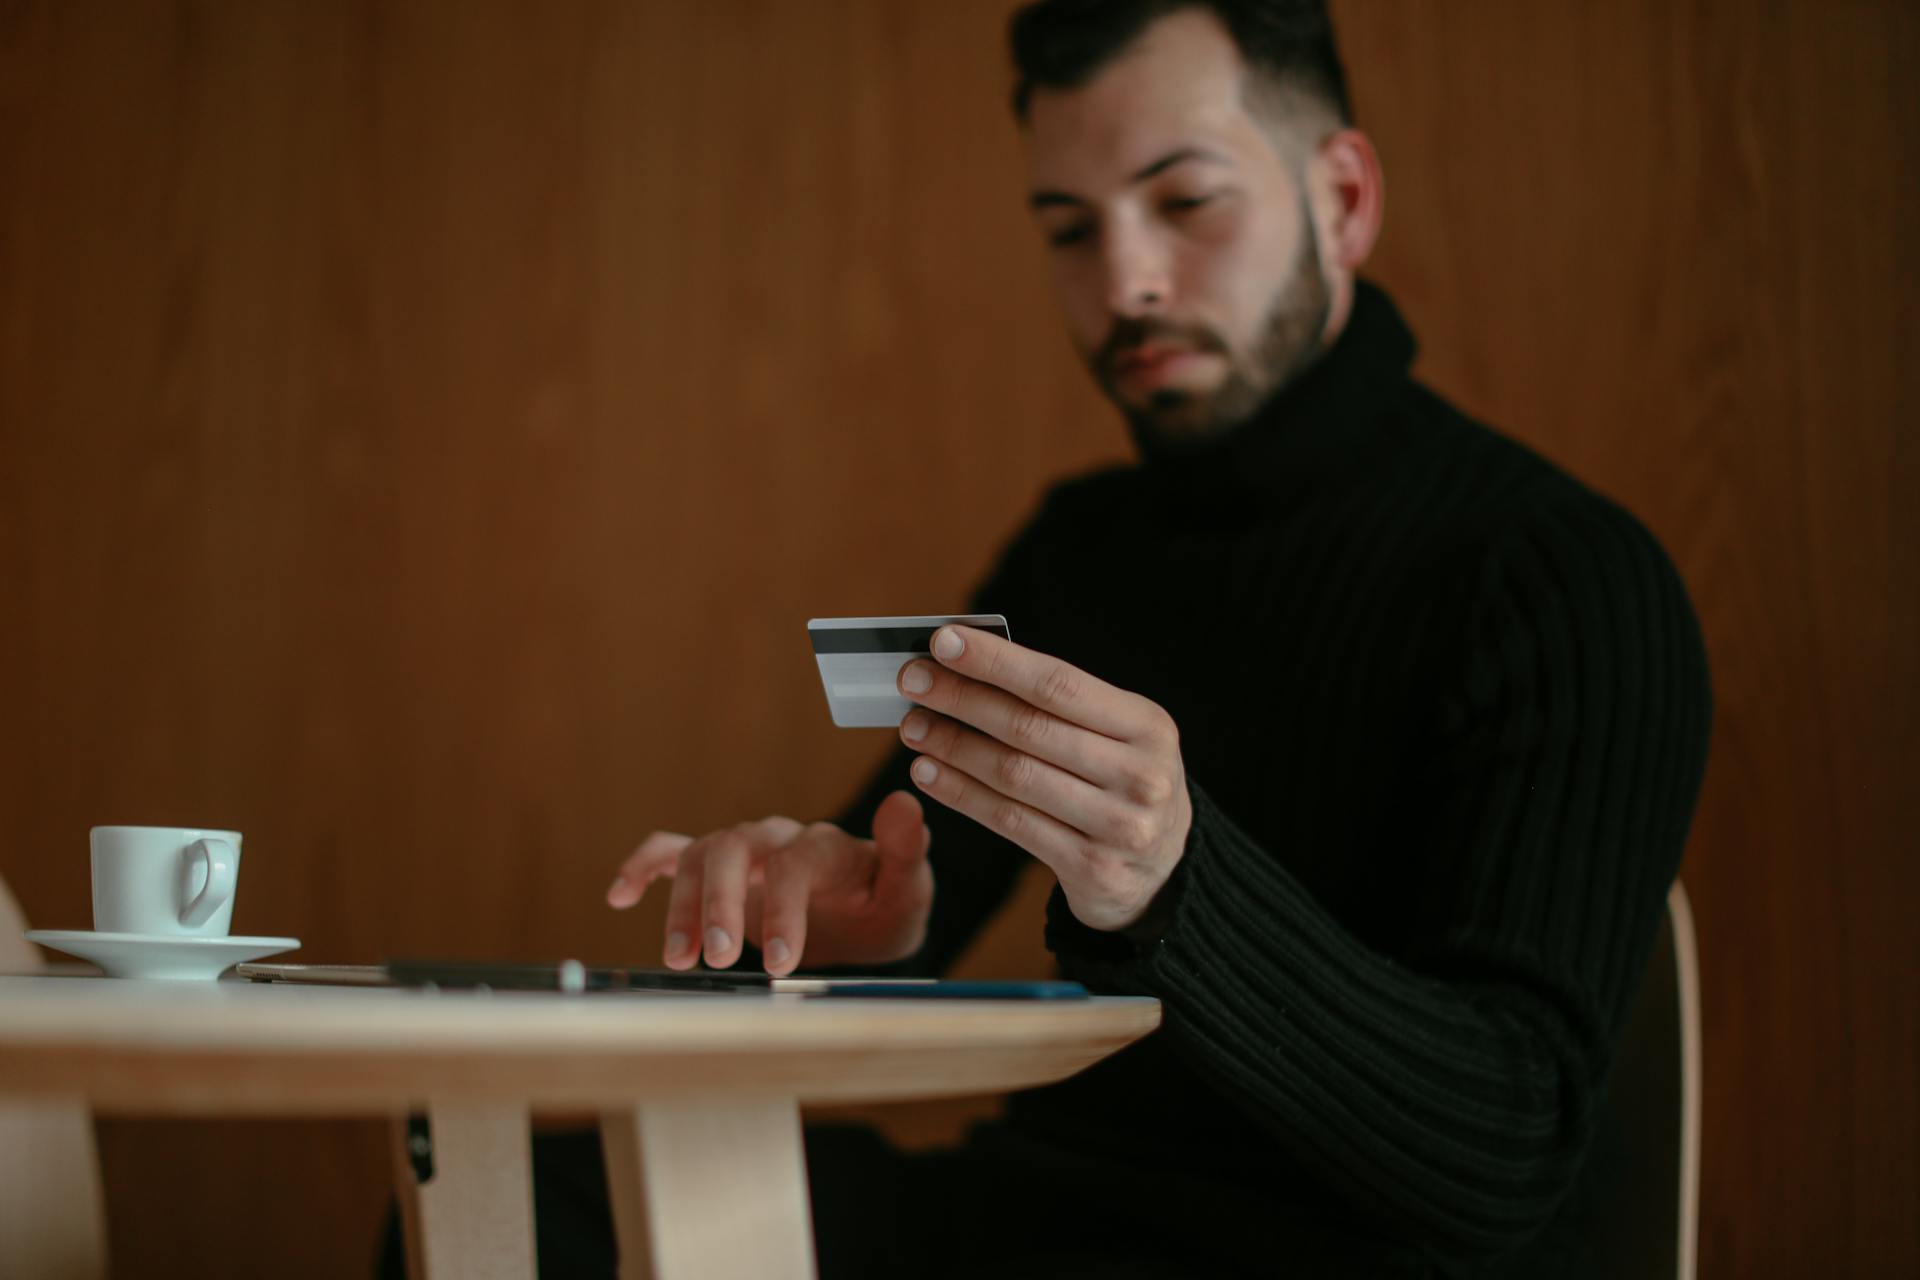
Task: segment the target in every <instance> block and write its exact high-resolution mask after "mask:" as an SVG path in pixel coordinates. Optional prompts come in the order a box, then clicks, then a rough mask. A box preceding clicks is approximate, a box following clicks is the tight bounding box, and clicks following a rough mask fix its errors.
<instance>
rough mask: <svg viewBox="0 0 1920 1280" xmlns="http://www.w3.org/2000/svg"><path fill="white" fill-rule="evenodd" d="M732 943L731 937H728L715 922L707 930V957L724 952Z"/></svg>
mask: <svg viewBox="0 0 1920 1280" xmlns="http://www.w3.org/2000/svg"><path fill="white" fill-rule="evenodd" d="M732 945H733V939H732V938H730V937H728V936H727V931H726V930H725V929H722V928H721V927H720V926H719V925H717V924H716V925H714V926H713V927H712V928H710V929H708V930H707V957H708V958H709V959H711V958H712V957H714V956H716V955H719V954H720V953H721V952H724V951H725V950H726V949H727V948H728V947H731V946H732Z"/></svg>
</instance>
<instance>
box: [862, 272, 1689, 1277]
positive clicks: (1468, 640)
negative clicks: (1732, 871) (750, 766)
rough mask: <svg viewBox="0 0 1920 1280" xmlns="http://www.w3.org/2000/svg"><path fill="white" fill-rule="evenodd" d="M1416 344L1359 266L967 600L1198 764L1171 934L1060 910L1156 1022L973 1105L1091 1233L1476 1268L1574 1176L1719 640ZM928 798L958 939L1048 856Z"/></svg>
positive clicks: (1650, 553) (1630, 524)
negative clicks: (1030, 1088) (1150, 711)
mask: <svg viewBox="0 0 1920 1280" xmlns="http://www.w3.org/2000/svg"><path fill="white" fill-rule="evenodd" d="M1413 353H1414V343H1413V338H1412V335H1411V334H1410V333H1409V332H1408V331H1407V329H1406V327H1405V326H1404V325H1403V324H1402V322H1401V320H1400V318H1399V316H1398V314H1397V313H1396V312H1395V310H1394V308H1393V305H1392V303H1391V302H1389V301H1388V300H1387V298H1386V296H1385V295H1384V294H1383V293H1381V292H1379V291H1378V290H1377V289H1374V288H1372V287H1371V286H1367V285H1365V284H1363V285H1361V287H1360V289H1359V294H1358V297H1357V299H1356V303H1355V307H1354V311H1353V313H1352V317H1351V320H1350V323H1349V324H1348V326H1347V328H1346V330H1345V331H1344V333H1343V334H1342V336H1341V337H1340V338H1339V339H1338V341H1337V342H1336V343H1335V344H1334V346H1333V347H1332V348H1331V349H1330V350H1329V351H1328V352H1327V353H1326V354H1325V355H1324V356H1323V357H1322V358H1321V359H1320V361H1319V362H1318V363H1317V364H1316V365H1315V366H1314V367H1313V368H1311V369H1310V370H1309V371H1308V372H1307V373H1306V374H1304V375H1303V376H1302V377H1301V378H1299V379H1298V380H1297V381H1296V382H1295V383H1294V384H1293V385H1292V386H1290V387H1289V388H1287V389H1286V390H1285V391H1283V392H1282V393H1281V394H1280V395H1279V396H1277V397H1276V398H1275V400H1274V401H1273V402H1272V403H1270V404H1269V405H1268V406H1267V407H1266V408H1265V409H1264V410H1263V411H1262V412H1261V413H1260V415H1259V416H1258V417H1256V418H1255V419H1254V420H1252V421H1250V422H1249V423H1247V424H1246V425H1244V426H1243V427H1241V428H1239V429H1237V430H1236V431H1235V432H1234V433H1232V434H1231V435H1230V436H1228V437H1226V438H1225V439H1223V440H1221V441H1219V442H1217V443H1216V444H1215V445H1214V446H1213V447H1210V448H1208V449H1206V450H1205V451H1203V452H1201V453H1199V454H1195V455H1191V456H1182V457H1180V458H1177V459H1171V460H1165V461H1162V460H1153V461H1150V462H1149V463H1148V464H1147V465H1144V466H1139V467H1129V468H1121V469H1115V470H1110V471H1105V472H1101V473H1098V474H1095V475H1091V476H1087V477H1083V478H1080V479H1076V480H1072V481H1069V482H1067V483H1064V484H1061V485H1060V486H1058V487H1056V488H1055V489H1054V490H1053V491H1052V492H1051V493H1050V494H1049V495H1048V496H1047V498H1046V500H1045V502H1044V504H1043V505H1042V507H1041V509H1040V511H1039V513H1038V515H1037V516H1036V517H1035V518H1034V519H1033V521H1032V522H1031V523H1030V524H1029V525H1028V526H1027V527H1026V528H1025V529H1024V530H1023V531H1022V532H1021V533H1020V534H1019V535H1018V536H1017V537H1016V538H1015V539H1014V540H1013V542H1012V543H1011V544H1010V545H1009V547H1008V548H1007V550H1006V551H1005V553H1004V555H1003V556H1002V558H1001V560H1000V562H999V564H998V566H997V567H996V569H995V570H994V572H993V573H992V575H991V577H990V579H989V580H988V581H987V583H986V585H985V586H984V587H983V588H982V590H981V591H980V592H979V594H978V596H977V598H976V600H975V601H974V605H973V607H975V608H977V609H981V610H991V611H994V612H1000V613H1004V614H1006V615H1007V618H1008V620H1009V623H1010V625H1011V628H1012V633H1013V636H1014V638H1015V639H1016V640H1017V641H1019V642H1020V643H1022V644H1025V645H1027V646H1030V647H1032V648H1034V649H1037V650H1040V651H1042V652H1045V653H1050V654H1054V655H1057V656H1059V657H1061V658H1063V659H1065V660H1067V661H1069V662H1071V663H1073V664H1075V665H1077V666H1079V667H1081V668H1083V669H1085V670H1087V671H1089V672H1091V673H1093V674H1094V675H1096V676H1098V677H1100V678H1101V679H1103V680H1107V681H1109V682H1111V683H1113V684H1115V685H1118V686H1119V687H1121V688H1124V689H1130V690H1132V691H1134V692H1136V693H1139V694H1142V695H1144V696H1146V697H1148V698H1151V699H1153V700H1154V701H1155V702H1157V703H1159V704H1160V705H1161V706H1162V707H1164V708H1165V709H1166V710H1167V711H1169V712H1170V713H1171V714H1172V715H1173V717H1174V719H1175V721H1176V722H1177V723H1178V725H1179V727H1180V732H1181V747H1182V752H1183V754H1184V757H1185V761H1186V768H1187V775H1188V784H1189V789H1190V791H1191V794H1192V798H1193V815H1194V819H1193V829H1192V834H1191V835H1190V837H1189V839H1188V841H1187V845H1186V848H1185V851H1184V853H1183V855H1182V858H1181V861H1180V863H1179V866H1178V868H1177V870H1176V871H1175V873H1174V877H1173V879H1172V880H1171V881H1170V882H1169V885H1168V888H1167V890H1166V892H1165V893H1163V895H1162V897H1161V900H1160V902H1159V904H1158V907H1157V909H1156V911H1155V913H1154V916H1155V920H1156V926H1155V927H1154V928H1152V929H1150V930H1148V931H1146V935H1145V936H1144V937H1127V936H1121V935H1116V934H1111V933H1101V932H1097V931H1095V930H1093V929H1090V928H1088V927H1086V926H1084V925H1082V924H1081V923H1079V922H1078V921H1077V920H1075V919H1074V918H1073V917H1072V915H1071V914H1070V912H1069V911H1068V909H1067V907H1066V903H1065V900H1064V899H1063V898H1062V896H1061V895H1060V894H1059V892H1058V891H1057V890H1056V892H1055V894H1054V897H1053V900H1052V902H1051V904H1050V906H1049V919H1048V924H1047V942H1048V945H1049V947H1050V948H1051V949H1052V951H1053V952H1054V954H1055V956H1056V957H1057V959H1058V965H1059V969H1060V971H1061V972H1062V973H1063V974H1064V975H1066V976H1069V977H1073V978H1077V979H1080V980H1082V981H1084V982H1085V983H1087V985H1088V986H1090V987H1091V988H1093V989H1094V990H1095V991H1098V992H1109V993H1134V994H1149V995H1153V996H1157V997H1158V998H1159V999H1160V1000H1161V1001H1162V1002H1163V1005H1164V1010H1165V1020H1164V1024H1163V1027H1162V1029H1161V1030H1160V1031H1159V1032H1158V1033H1156V1034H1155V1035H1153V1036H1151V1037H1149V1038H1148V1039H1146V1040H1144V1041H1142V1042H1140V1043H1139V1044H1137V1045H1135V1046H1133V1047H1131V1048H1129V1049H1127V1050H1125V1051H1124V1052H1122V1053H1120V1054H1118V1055H1116V1056H1115V1057H1113V1058H1111V1059H1109V1060H1107V1061H1106V1062H1103V1063H1101V1064H1099V1065H1098V1066H1096V1067H1094V1068H1093V1069H1091V1070H1089V1071H1087V1072H1085V1073H1083V1074H1082V1075H1080V1076H1078V1077H1076V1078H1074V1079H1072V1080H1069V1081H1066V1082H1064V1083H1062V1084H1060V1085H1056V1086H1053V1087H1051V1088H1049V1089H1044V1090H1039V1091H1036V1092H1033V1093H1029V1094H1026V1095H1022V1096H1021V1097H1019V1098H1017V1099H1015V1101H1014V1103H1013V1105H1012V1107H1011V1109H1010V1113H1009V1117H1008V1119H1007V1121H1006V1122H1005V1123H1004V1124H1003V1125H1001V1126H999V1127H997V1128H995V1129H993V1130H991V1131H989V1132H986V1133H984V1134H981V1135H977V1136H976V1139H975V1142H976V1145H981V1144H985V1145H996V1144H997V1146H998V1147H999V1149H1002V1150H1005V1151H1009V1152H1014V1153H1016V1156H1015V1158H1016V1159H1019V1160H1024V1161H1026V1162H1027V1163H1028V1164H1030V1165H1031V1166H1033V1167H1036V1168H1042V1169H1047V1170H1050V1171H1051V1172H1050V1173H1049V1175H1048V1176H1049V1178H1051V1179H1052V1182H1051V1183H1050V1184H1049V1185H1051V1186H1054V1187H1057V1189H1058V1193H1059V1194H1058V1196H1057V1197H1053V1198H1051V1199H1050V1203H1049V1206H1048V1208H1047V1210H1046V1212H1047V1213H1048V1214H1049V1215H1051V1216H1052V1217H1054V1218H1055V1219H1056V1220H1060V1221H1066V1220H1069V1219H1075V1220H1078V1221H1079V1222H1080V1224H1081V1228H1083V1229H1084V1232H1085V1233H1086V1237H1087V1238H1095V1237H1098V1236H1099V1235H1100V1233H1101V1232H1102V1231H1106V1232H1112V1231H1120V1232H1124V1233H1125V1234H1126V1237H1127V1238H1129V1239H1132V1240H1135V1241H1138V1242H1140V1247H1141V1248H1142V1249H1144V1250H1146V1251H1147V1252H1157V1253H1161V1254H1165V1255H1168V1256H1171V1257H1175V1258H1181V1259H1185V1260H1186V1261H1188V1262H1190V1263H1193V1264H1195V1265H1196V1266H1203V1264H1206V1263H1208V1262H1209V1260H1211V1261H1212V1262H1215V1263H1217V1264H1218V1266H1219V1267H1220V1269H1221V1270H1222V1271H1224V1270H1227V1269H1231V1268H1232V1267H1234V1266H1235V1265H1238V1266H1240V1267H1243V1268H1245V1269H1248V1270H1251V1271H1256V1272H1257V1271H1262V1270H1264V1269H1265V1268H1266V1267H1267V1266H1273V1267H1275V1268H1277V1269H1280V1270H1282V1271H1286V1270H1292V1271H1293V1272H1294V1273H1295V1274H1320V1273H1322V1272H1327V1273H1334V1272H1340V1271H1346V1272H1348V1273H1361V1272H1365V1273H1375V1274H1377V1273H1381V1272H1384V1271H1394V1272H1396V1273H1398V1272H1406V1273H1409V1274H1421V1273H1434V1272H1443V1273H1450V1274H1451V1273H1471V1272H1475V1271H1478V1270H1481V1269H1483V1268H1484V1267H1487V1266H1489V1265H1493V1264H1495V1263H1497V1261H1498V1260H1499V1259H1501V1258H1502V1257H1503V1256H1506V1255H1508V1254H1510V1253H1511V1251H1513V1250H1514V1249H1515V1248H1516V1247H1517V1246H1518V1245H1519V1244H1520V1243H1521V1242H1523V1241H1524V1240H1525V1239H1526V1238H1527V1237H1528V1236H1530V1235H1531V1234H1533V1233H1534V1232H1535V1231H1536V1230H1537V1229H1538V1228H1539V1227H1540V1226H1541V1225H1542V1224H1543V1223H1544V1222H1545V1221H1547V1220H1548V1219H1549V1218H1550V1217H1551V1215H1552V1213H1553V1211H1554V1208H1555V1206H1556V1204H1557V1202H1558V1201H1559V1199H1560V1197H1561V1196H1562V1194H1563V1193H1564V1192H1565V1190H1566V1189H1567V1187H1568V1185H1569V1183H1570V1180H1571V1179H1572V1178H1573V1176H1574V1174H1575V1172H1576V1170H1577V1167H1578V1163H1579V1161H1580V1158H1581V1155H1582V1152H1583V1148H1584V1145H1585V1142H1586V1139H1587V1137H1588V1134H1589V1132H1590V1129H1591V1126H1592V1122H1593V1119H1594V1116H1595V1109H1596V1105H1597V1102H1598V1099H1599V1096H1600V1094H1601V1092H1602V1090H1603V1088H1604V1082H1605V1079H1606V1075H1607V1070H1608V1066H1609V1062H1610V1059H1611V1053H1612V1047H1613V1044H1614V1041H1615V1038H1616V1034H1617V1032H1618V1030H1619V1028H1620V1026H1621V1024H1622V1020H1623V1017H1624V1014H1625V1011H1626V1009H1627V1006H1628V1004H1629V1002H1630V1001H1631V999H1632V998H1633V996H1634V994H1635V992H1636V990H1637V983H1638V981H1639V978H1640V976H1641V974H1642V972H1643V970H1644V967H1645V964H1646V960H1647V956H1648V954H1649V950H1650V947H1651V945H1652V940H1653V938H1654V936H1655V931H1656V929H1657V927H1658V924H1659V921H1660V917H1661V912H1662V909H1663V903H1664V898H1665V894H1666V891H1667V887H1668V885H1669V883H1670V882H1671V881H1672V879H1673V877H1674V873H1675V870H1676V868H1677V866H1678V864H1679V860H1680V853H1681V847H1682V844H1683V842H1684V840H1685V837H1686V833H1687V827H1688V823H1689V821H1690V818H1691V815H1692V810H1693V805H1694V801H1695V797H1696V794H1697V792H1698V789H1699V785H1700V781H1701V775H1702V771H1703V767H1704V761H1705V755H1706V743H1707V732H1708V701H1709V695H1708V681H1707V670H1706V661H1705V655H1704V651H1703V648H1702V645H1701V640H1700V635H1699V631H1698V628H1697V626H1696V623H1695V620H1694V616H1693V613H1692V610H1691V609H1690V607H1689V605H1688V602H1687V597H1686V592H1685V589H1684V588H1683V587H1682V585H1681V582H1680V580H1679V578H1678V576H1677V575H1676V573H1675V571H1674V569H1673V567H1672V565H1671V564H1670V563H1669V561H1668V559H1667V557H1666V556H1665V555H1664V554H1663V553H1662V551H1661V549H1660V547H1659V546H1658V544H1657V543H1656V542H1655V541H1654V539H1653V538H1652V537H1651V536H1650V535H1649V534H1648V533H1647V531H1646V530H1645V529H1644V528H1642V526H1641V525H1640V524H1639V523H1638V522H1637V521H1635V520H1634V519H1633V517H1631V516H1630V515H1628V514H1627V513H1626V512H1625V511H1623V510H1622V509H1621V508H1619V507H1618V506H1616V505H1614V504H1613V503H1612V502H1609V501H1608V500H1606V499H1605V498H1602V497H1600V496H1598V495H1597V494H1595V493H1594V492H1592V491H1591V490H1589V489H1587V488H1585V487H1583V486H1582V485H1580V484H1579V483H1578V482H1576V481H1575V480H1573V479H1571V478H1569V477H1568V476H1567V475H1565V474H1564V473H1563V472H1561V471H1559V470H1557V469H1556V468H1554V467H1553V466H1552V465H1550V464H1549V463H1547V462H1545V461H1544V460H1542V459H1541V458H1539V457H1538V456H1537V455H1535V454H1533V453H1531V452H1529V451H1527V450H1526V449H1525V448H1523V447H1521V446H1520V445H1518V444H1516V443H1514V442H1513V441H1511V440H1509V439H1507V438H1505V437H1503V436H1501V435H1498V434H1496V433H1494V432H1493V431H1491V430H1488V429H1487V428H1485V427H1483V426H1481V425H1479V424H1477V423H1475V422H1473V421H1472V420H1471V419H1469V418H1467V417H1466V416H1464V415H1463V414H1461V413H1460V412H1459V411H1457V410H1456V409H1454V408H1452V407H1451V406H1450V405H1448V404H1447V403H1445V402H1444V401H1442V400H1441V399H1440V398H1439V397H1437V396H1436V395H1434V394H1433V393H1432V392H1430V391H1428V390H1427V389H1425V388H1424V387H1422V386H1421V385H1419V384H1418V383H1416V382H1415V381H1413V380H1412V378H1411V377H1410V375H1409V371H1408V370H1409V365H1410V364H1411V362H1412V359H1413ZM909 759H910V756H908V755H907V754H906V753H904V752H903V753H901V754H900V755H898V756H897V757H895V758H894V759H893V760H891V761H890V762H889V764H888V766H887V767H886V768H885V769H884V770H882V772H881V774H880V775H879V776H878V777H876V778H875V779H874V781H873V784H872V785H871V787H870V788H869V789H868V790H867V791H866V792H865V793H864V795H863V796H862V798H861V799H860V800H859V801H858V802H857V803H856V805H855V806H854V807H853V809H852V810H850V811H849V813H848V814H847V815H846V825H847V826H848V827H849V828H850V829H852V830H857V831H865V830H867V829H869V826H870V818H871V813H872V810H873V808H874V806H875V805H877V803H878V801H879V800H880V799H881V798H882V797H883V796H884V795H885V794H886V793H887V792H888V791H890V790H893V789H895V788H907V789H909V790H911V789H912V787H911V785H910V783H908V781H907V779H906V773H905V769H906V764H907V762H908V760H909ZM928 807H929V821H930V822H931V824H932V826H933V830H934V839H933V846H932V853H931V857H932V859H933V862H934V871H935V878H936V885H937V887H936V890H935V901H934V907H933V916H932V921H931V924H930V928H929V936H928V940H927V944H926V946H925V948H924V949H923V951H922V952H921V954H920V955H919V956H917V957H916V958H915V960H914V962H913V965H914V967H917V968H918V969H920V970H923V971H927V972H937V971H939V970H941V969H943V968H944V967H945V966H946V965H947V964H949V963H950V962H951V961H952V960H953V958H954V957H955V956H956V955H957V954H958V953H959V951H960V950H961V949H962V948H963V947H964V946H965V944H966V943H967V941H968V940H969V939H970V938H971V937H972V936H973V935H974V934H975V933H976V931H977V930H978V929H979V927H980V926H981V924H982V923H983V922H984V921H985V919H986V918H987V917H988V916H989V915H990V914H991V913H992V911H993V910H994V908H995V907H996V906H997V905H999V903H1000V902H1001V901H1003V900H1004V898H1005V896H1006V894H1007V891H1008V889H1009V887H1010V885H1011V883H1012V881H1013V879H1014V877H1015V875H1016V874H1017V872H1018V871H1019V869H1020V867H1021V866H1022V865H1023V864H1024V863H1025V862H1026V861H1027V855H1026V854H1024V853H1023V852H1021V851H1020V850H1018V849H1017V848H1014V847H1013V846H1011V845H1009V844H1007V843H1005V842H1004V841H1001V840H1000V839H999V838H997V837H995V836H993V835H991V834H990V833H988V832H986V831H985V830H984V829H982V828H980V827H978V826H976V825H975V824H973V823H971V822H970V821H968V820H966V819H964V818H962V817H960V816H958V815H956V814H954V813H952V812H950V811H945V810H942V809H940V808H939V806H937V805H933V804H931V803H930V804H929V806H928ZM978 1225H979V1229H980V1230H981V1231H989V1232H990V1231H991V1230H993V1229H994V1228H993V1227H992V1225H991V1224H989V1223H981V1224H978ZM1079 1229H1080V1228H1076V1231H1077V1230H1079ZM1070 1234H1071V1233H1070ZM1203 1269H1204V1267H1203Z"/></svg>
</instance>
